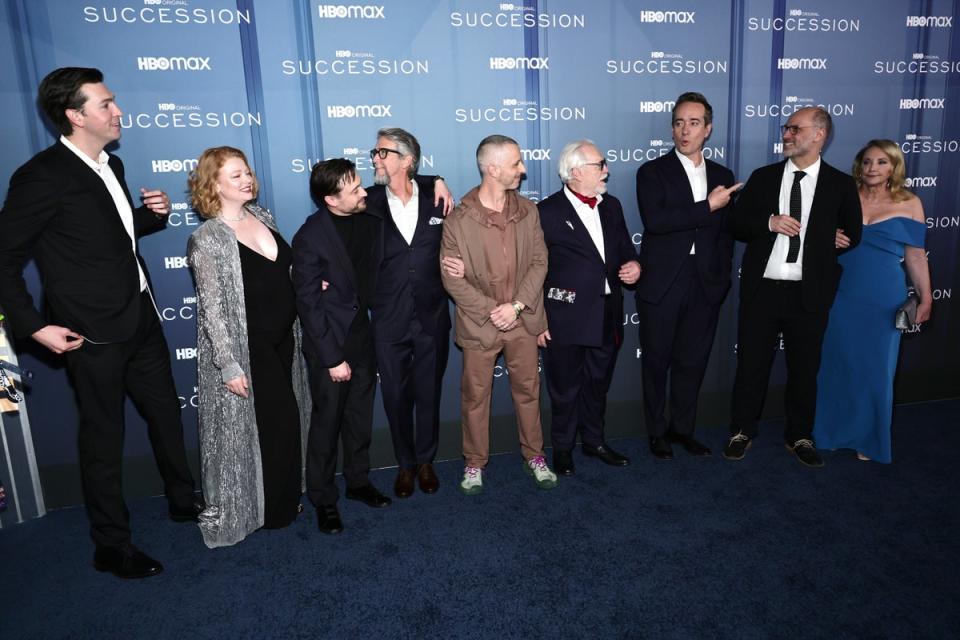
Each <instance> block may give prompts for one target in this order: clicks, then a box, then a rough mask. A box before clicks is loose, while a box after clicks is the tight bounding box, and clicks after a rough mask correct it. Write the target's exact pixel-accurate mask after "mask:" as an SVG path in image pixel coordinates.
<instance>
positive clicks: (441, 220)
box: [430, 217, 443, 226]
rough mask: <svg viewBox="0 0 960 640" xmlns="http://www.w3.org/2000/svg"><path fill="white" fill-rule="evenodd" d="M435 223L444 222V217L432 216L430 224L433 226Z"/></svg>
mask: <svg viewBox="0 0 960 640" xmlns="http://www.w3.org/2000/svg"><path fill="white" fill-rule="evenodd" d="M435 224H443V218H437V217H433V218H430V225H431V226H433V225H435Z"/></svg>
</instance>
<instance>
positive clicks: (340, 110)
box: [327, 104, 393, 118]
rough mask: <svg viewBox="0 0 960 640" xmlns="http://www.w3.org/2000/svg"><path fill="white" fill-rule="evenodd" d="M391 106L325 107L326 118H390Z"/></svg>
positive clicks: (335, 105) (340, 105) (334, 105)
mask: <svg viewBox="0 0 960 640" xmlns="http://www.w3.org/2000/svg"><path fill="white" fill-rule="evenodd" d="M391 109H393V105H392V104H354V105H342V104H331V105H327V117H328V118H391V117H393V113H392V112H391Z"/></svg>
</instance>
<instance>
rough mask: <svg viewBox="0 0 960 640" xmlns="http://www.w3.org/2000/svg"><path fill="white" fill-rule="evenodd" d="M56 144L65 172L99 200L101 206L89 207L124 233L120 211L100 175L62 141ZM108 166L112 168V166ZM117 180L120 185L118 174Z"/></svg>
mask: <svg viewBox="0 0 960 640" xmlns="http://www.w3.org/2000/svg"><path fill="white" fill-rule="evenodd" d="M57 145H58V149H59V150H60V156H61V158H62V160H63V166H64V168H65V169H66V171H67V173H68V174H69V175H70V176H71V177H73V178H74V179H75V180H76V181H77V182H79V183H80V184H82V185H83V186H84V187H85V188H86V191H87V192H88V193H89V194H90V195H91V196H92V197H94V198H96V199H97V200H98V201H99V202H100V205H101V206H98V207H91V209H95V210H96V213H101V214H103V215H104V216H105V220H106V222H107V223H108V224H115V225H118V226H119V228H120V229H121V230H123V232H124V233H126V229H125V228H124V226H123V221H122V220H120V212H119V211H117V205H116V204H114V202H113V196H111V195H110V191H109V190H107V185H106V184H104V182H103V180H102V179H101V178H100V176H98V175H97V173H96V172H95V171H94V170H93V169H91V168H90V167H89V166H87V164H86V163H84V161H83V160H81V159H80V158H78V157H77V155H76V154H75V153H73V152H72V151H70V149H67V147H66V146H64V145H63V144H62V143H60V142H58V143H57ZM110 168H111V169H113V167H112V166H111V167H110ZM114 173H116V172H114ZM117 180H118V181H120V183H121V185H122V184H123V182H122V180H120V177H119V176H117ZM124 192H125V193H126V187H124ZM127 197H128V198H129V194H127Z"/></svg>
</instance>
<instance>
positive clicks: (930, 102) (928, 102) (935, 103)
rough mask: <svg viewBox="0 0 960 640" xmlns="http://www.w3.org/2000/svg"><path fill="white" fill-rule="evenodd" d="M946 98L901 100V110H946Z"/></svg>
mask: <svg viewBox="0 0 960 640" xmlns="http://www.w3.org/2000/svg"><path fill="white" fill-rule="evenodd" d="M945 103H946V98H901V100H900V108H901V109H944V108H946V104H945Z"/></svg>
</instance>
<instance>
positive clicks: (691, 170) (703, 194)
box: [673, 148, 707, 255]
mask: <svg viewBox="0 0 960 640" xmlns="http://www.w3.org/2000/svg"><path fill="white" fill-rule="evenodd" d="M673 152H674V153H676V154H677V157H678V158H680V164H681V165H683V170H684V172H685V173H686V174H687V180H688V181H689V182H690V190H691V191H692V192H693V201H694V202H701V201H703V200H706V199H707V161H706V159H705V158H704V157H703V154H702V153H701V154H700V164H699V165H695V164H693V160H691V159H690V158H688V157H687V156H685V155H683V154H682V153H680V152H679V151H677V149H676V148H674V150H673ZM696 252H697V243H696V242H694V243H693V244H692V245H690V255H693V254H695V253H696Z"/></svg>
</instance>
